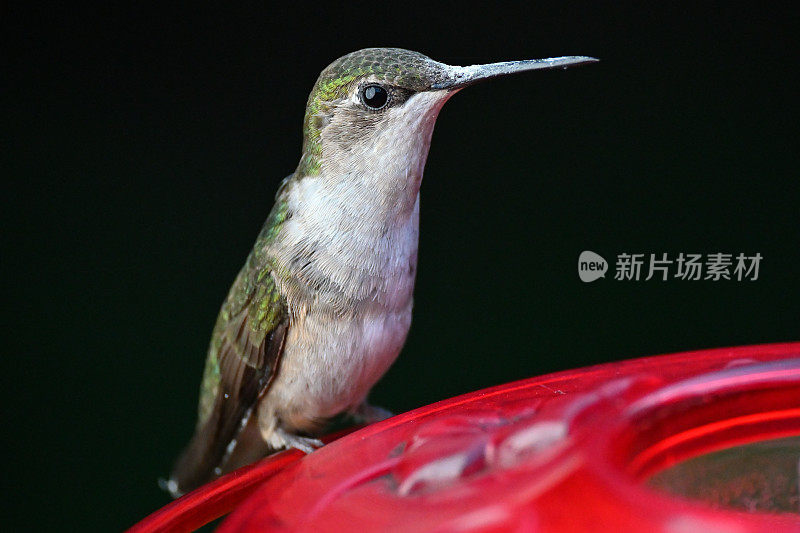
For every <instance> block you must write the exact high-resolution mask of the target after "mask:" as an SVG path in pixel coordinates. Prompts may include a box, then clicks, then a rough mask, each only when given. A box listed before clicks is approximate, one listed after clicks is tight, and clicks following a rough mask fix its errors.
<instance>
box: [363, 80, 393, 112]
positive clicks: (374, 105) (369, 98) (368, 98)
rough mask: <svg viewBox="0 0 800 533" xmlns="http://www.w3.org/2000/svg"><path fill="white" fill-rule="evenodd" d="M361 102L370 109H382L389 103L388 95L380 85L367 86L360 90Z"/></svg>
mask: <svg viewBox="0 0 800 533" xmlns="http://www.w3.org/2000/svg"><path fill="white" fill-rule="evenodd" d="M361 101H362V102H364V105H365V106H367V107H368V108H370V109H374V110H378V109H382V108H383V107H384V106H385V105H386V102H388V101H389V93H388V92H386V89H384V88H383V87H381V86H380V85H367V86H366V87H364V88H363V89H361Z"/></svg>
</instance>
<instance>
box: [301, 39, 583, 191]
mask: <svg viewBox="0 0 800 533" xmlns="http://www.w3.org/2000/svg"><path fill="white" fill-rule="evenodd" d="M590 61H595V60H594V59H592V58H588V57H560V58H553V59H538V60H528V61H508V62H504V63H491V64H487V65H473V66H469V67H458V66H450V65H446V64H444V63H440V62H438V61H434V60H432V59H431V58H429V57H427V56H425V55H422V54H420V53H418V52H412V51H410V50H403V49H400V48H366V49H363V50H359V51H357V52H353V53H350V54H347V55H346V56H343V57H341V58H339V59H337V60H336V61H334V62H333V63H331V64H330V65H329V66H328V67H327V68H325V70H323V71H322V73H321V74H320V76H319V78H318V79H317V82H316V83H315V84H314V88H313V89H312V91H311V94H310V96H309V98H308V105H307V107H306V115H305V121H304V128H303V135H304V142H303V158H302V160H301V162H300V166H299V167H298V172H300V173H302V174H304V175H316V174H319V173H320V172H321V171H322V172H323V173H324V174H325V175H329V174H330V175H341V174H342V173H347V172H356V171H361V174H362V175H363V174H364V173H367V174H369V173H370V172H371V173H375V172H377V171H378V169H380V172H381V173H382V174H384V175H395V176H396V175H400V176H407V177H409V178H415V179H419V178H420V177H421V175H422V167H423V166H424V163H425V158H426V157H427V153H428V147H429V145H430V137H431V133H432V131H433V125H434V123H435V121H436V117H437V115H438V113H439V110H440V109H441V107H442V105H444V103H445V102H446V101H447V99H448V98H450V96H452V95H453V94H454V93H455V92H457V91H458V90H460V89H462V88H463V87H466V86H468V85H471V84H473V83H476V82H478V81H481V80H484V79H489V78H493V77H497V76H502V75H505V74H510V73H514V72H521V71H525V70H533V69H541V68H553V67H566V66H568V65H575V64H581V63H586V62H590Z"/></svg>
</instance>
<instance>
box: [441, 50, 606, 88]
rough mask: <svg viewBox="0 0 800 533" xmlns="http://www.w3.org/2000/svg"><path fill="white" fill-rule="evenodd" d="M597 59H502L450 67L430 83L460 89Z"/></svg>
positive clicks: (581, 57)
mask: <svg viewBox="0 0 800 533" xmlns="http://www.w3.org/2000/svg"><path fill="white" fill-rule="evenodd" d="M597 61H598V60H597V59H595V58H593V57H586V56H565V57H551V58H548V59H526V60H523V61H503V62H502V63H488V64H486V65H470V66H468V67H451V68H452V69H453V70H452V74H451V76H449V77H448V79H445V80H444V81H440V82H437V83H434V84H433V85H431V89H433V90H439V89H461V88H463V87H466V86H468V85H472V84H473V83H477V82H479V81H482V80H488V79H491V78H497V77H498V76H505V75H506V74H514V73H516V72H525V71H528V70H539V69H549V68H567V67H572V66H577V65H584V64H586V63H596V62H597Z"/></svg>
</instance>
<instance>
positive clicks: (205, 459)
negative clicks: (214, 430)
mask: <svg viewBox="0 0 800 533" xmlns="http://www.w3.org/2000/svg"><path fill="white" fill-rule="evenodd" d="M216 442H219V441H217V440H216V439H214V438H209V435H208V428H207V427H205V426H204V427H201V428H199V429H198V430H197V431H196V432H195V434H194V436H193V437H192V440H191V441H189V444H188V445H187V446H186V448H185V449H184V450H183V452H182V453H181V455H180V457H178V460H177V461H176V462H175V466H174V467H173V469H172V473H171V474H170V477H169V479H168V480H159V485H160V486H161V488H162V489H164V490H166V491H168V492H169V493H170V494H171V495H172V497H173V498H178V497H180V496H183V495H184V494H186V493H187V492H190V491H192V490H194V489H196V488H197V487H200V486H201V485H203V484H205V483H208V482H209V481H211V480H213V479H215V478H217V477H219V476H221V475H223V474H227V473H228V472H231V471H233V470H236V469H237V468H240V467H242V466H244V465H247V464H250V463H252V462H254V461H257V460H258V459H261V458H262V457H264V456H266V455H267V454H269V453H270V451H272V450H271V449H270V448H269V446H268V445H267V444H266V443H265V442H264V439H263V438H262V437H261V432H260V431H259V429H258V423H257V421H256V417H250V420H248V422H247V424H246V425H245V427H244V428H243V429H242V431H241V432H239V434H238V435H237V437H236V439H234V440H232V441H230V443H229V444H228V445H227V446H226V447H225V448H223V449H220V447H219V446H214V445H213V444H214V443H216Z"/></svg>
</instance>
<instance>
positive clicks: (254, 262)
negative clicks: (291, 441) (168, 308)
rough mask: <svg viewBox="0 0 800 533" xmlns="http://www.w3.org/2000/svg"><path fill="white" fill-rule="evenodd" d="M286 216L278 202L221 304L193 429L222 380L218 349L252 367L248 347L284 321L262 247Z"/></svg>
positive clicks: (282, 305)
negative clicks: (226, 349)
mask: <svg viewBox="0 0 800 533" xmlns="http://www.w3.org/2000/svg"><path fill="white" fill-rule="evenodd" d="M287 212H288V207H287V205H286V202H283V201H278V202H277V203H276V204H275V207H274V208H273V209H272V212H271V213H270V215H269V217H268V218H267V221H266V223H265V224H264V227H263V229H262V230H261V233H260V234H259V236H258V238H257V239H256V243H255V246H254V247H253V250H252V251H251V252H250V255H249V256H248V258H247V262H246V263H245V265H244V267H243V268H242V270H241V271H240V272H239V275H238V276H237V277H236V281H235V282H234V284H233V286H232V287H231V289H230V291H229V292H228V296H227V298H226V299H225V302H224V303H223V304H222V309H221V310H220V312H219V315H218V317H217V322H216V324H215V326H214V332H213V335H212V337H211V344H210V346H209V349H208V356H207V357H206V364H205V370H204V372H203V380H202V383H201V386H200V400H199V405H198V421H197V425H198V427H199V426H202V425H203V424H204V423H205V422H206V421H207V420H208V418H209V416H210V415H211V412H212V410H213V409H214V404H215V402H216V401H217V396H218V395H219V394H220V383H221V381H222V376H221V372H222V370H221V367H220V350H221V349H222V347H223V345H225V347H226V348H228V349H232V350H234V352H235V356H237V357H239V358H240V359H241V361H242V362H243V363H244V364H246V365H248V366H250V367H253V368H257V367H259V366H260V365H262V364H263V361H260V360H257V359H258V357H257V355H254V351H253V347H260V346H262V345H263V343H264V341H265V338H266V337H267V335H268V334H269V333H270V332H271V331H272V330H273V329H274V328H275V327H276V326H277V325H278V324H280V323H281V322H282V321H284V320H285V319H286V301H285V300H284V298H283V297H282V296H281V294H280V292H279V291H278V288H277V286H276V285H275V280H274V278H273V276H272V275H271V274H272V273H273V271H274V269H275V268H274V266H275V265H274V264H273V262H272V261H271V258H270V257H269V256H268V254H267V253H266V248H267V247H268V245H269V244H270V243H271V242H272V241H274V239H275V237H276V236H277V234H278V232H279V231H280V228H281V226H282V225H283V223H284V222H285V220H286V217H287ZM243 323H244V324H246V328H247V331H246V332H244V334H243V332H242V331H241V325H242V324H243Z"/></svg>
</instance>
